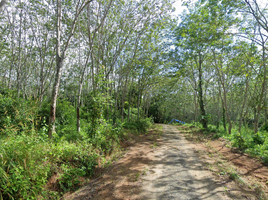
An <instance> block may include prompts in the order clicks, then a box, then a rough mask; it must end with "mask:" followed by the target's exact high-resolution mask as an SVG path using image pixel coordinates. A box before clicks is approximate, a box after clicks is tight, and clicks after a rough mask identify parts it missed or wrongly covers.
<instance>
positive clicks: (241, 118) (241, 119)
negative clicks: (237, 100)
mask: <svg viewBox="0 0 268 200" xmlns="http://www.w3.org/2000/svg"><path fill="white" fill-rule="evenodd" d="M247 97H248V77H246V90H245V95H244V98H243V99H244V101H243V105H242V108H241V112H240V119H239V127H238V131H239V132H241V127H242V123H243V118H244V108H245V106H246V102H247Z"/></svg>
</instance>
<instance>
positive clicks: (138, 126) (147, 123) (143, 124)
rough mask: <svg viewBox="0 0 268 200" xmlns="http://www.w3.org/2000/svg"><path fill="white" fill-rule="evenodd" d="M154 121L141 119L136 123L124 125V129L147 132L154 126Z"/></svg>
mask: <svg viewBox="0 0 268 200" xmlns="http://www.w3.org/2000/svg"><path fill="white" fill-rule="evenodd" d="M152 123H153V122H152V119H151V118H146V119H140V120H136V121H130V122H125V123H124V125H123V126H124V128H126V129H131V130H137V131H139V132H146V131H147V130H148V129H149V128H150V127H151V125H152Z"/></svg>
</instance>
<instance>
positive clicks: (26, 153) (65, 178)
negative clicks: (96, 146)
mask: <svg viewBox="0 0 268 200" xmlns="http://www.w3.org/2000/svg"><path fill="white" fill-rule="evenodd" d="M2 144H3V145H1V146H0V195H1V196H2V198H3V199H12V198H15V199H19V198H23V199H36V198H37V196H38V195H40V193H41V192H42V191H43V188H44V185H45V184H46V183H47V181H48V180H49V178H50V177H51V176H52V175H53V174H54V173H56V172H58V173H59V174H60V177H59V187H60V188H61V189H62V190H63V191H66V190H69V189H72V188H74V187H76V186H77V185H78V184H79V183H80V181H79V177H80V176H81V177H82V176H90V175H92V174H93V172H94V168H95V166H96V165H97V158H98V155H99V154H98V153H97V152H95V151H94V150H93V147H92V144H90V143H88V142H87V141H84V142H82V141H80V142H79V141H77V142H76V143H69V142H68V141H61V142H60V143H51V141H50V140H48V139H47V138H45V137H44V136H41V135H37V134H32V135H25V134H21V135H19V136H16V137H14V136H12V137H8V138H6V139H5V140H2Z"/></svg>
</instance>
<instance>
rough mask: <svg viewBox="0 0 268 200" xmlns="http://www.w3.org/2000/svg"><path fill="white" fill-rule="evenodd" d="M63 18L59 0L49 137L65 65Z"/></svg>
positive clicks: (53, 126)
mask: <svg viewBox="0 0 268 200" xmlns="http://www.w3.org/2000/svg"><path fill="white" fill-rule="evenodd" d="M61 20H62V11H61V0H57V38H56V39H57V48H56V67H57V72H56V76H55V82H54V85H53V91H52V99H51V104H50V113H49V130H48V137H49V138H52V133H54V132H55V131H56V130H55V120H56V105H57V97H58V93H59V87H60V78H61V72H62V67H63V61H64V57H63V56H62V55H61V44H60V42H61Z"/></svg>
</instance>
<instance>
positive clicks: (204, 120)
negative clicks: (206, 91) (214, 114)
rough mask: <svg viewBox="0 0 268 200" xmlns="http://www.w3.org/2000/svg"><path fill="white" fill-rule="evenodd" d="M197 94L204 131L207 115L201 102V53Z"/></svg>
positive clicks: (202, 101) (206, 124)
mask: <svg viewBox="0 0 268 200" xmlns="http://www.w3.org/2000/svg"><path fill="white" fill-rule="evenodd" d="M198 77H199V80H198V93H199V106H200V112H201V123H202V126H203V128H204V129H207V128H208V122H207V115H206V110H205V106H204V100H203V88H202V84H203V78H202V59H201V53H199V66H198Z"/></svg>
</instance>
